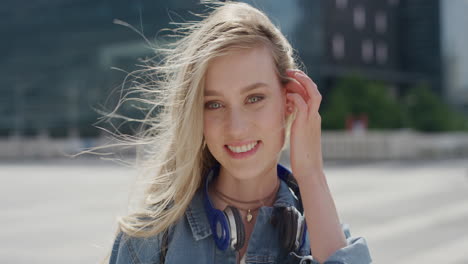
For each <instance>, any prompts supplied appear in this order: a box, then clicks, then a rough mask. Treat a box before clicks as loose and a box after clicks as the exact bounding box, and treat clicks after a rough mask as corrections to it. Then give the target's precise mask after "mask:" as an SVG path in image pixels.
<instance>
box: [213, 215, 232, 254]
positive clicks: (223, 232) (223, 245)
mask: <svg viewBox="0 0 468 264" xmlns="http://www.w3.org/2000/svg"><path fill="white" fill-rule="evenodd" d="M211 215H212V217H213V219H210V226H211V231H212V233H213V238H214V240H215V242H216V246H218V248H219V249H221V250H226V249H227V248H228V246H229V240H230V237H231V234H230V231H229V223H228V222H227V219H226V216H225V215H224V213H223V212H222V211H220V210H218V209H214V210H213V211H212V214H211Z"/></svg>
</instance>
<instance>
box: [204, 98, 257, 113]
mask: <svg viewBox="0 0 468 264" xmlns="http://www.w3.org/2000/svg"><path fill="white" fill-rule="evenodd" d="M252 98H258V100H257V101H255V102H253V103H251V104H255V103H258V102H261V101H262V100H263V99H264V98H265V96H263V95H253V96H251V97H249V98H248V99H247V101H249V100H250V99H252ZM212 104H219V105H221V104H220V103H218V102H207V103H206V104H205V108H206V109H208V110H216V109H219V108H220V107H217V108H211V107H210V105H212Z"/></svg>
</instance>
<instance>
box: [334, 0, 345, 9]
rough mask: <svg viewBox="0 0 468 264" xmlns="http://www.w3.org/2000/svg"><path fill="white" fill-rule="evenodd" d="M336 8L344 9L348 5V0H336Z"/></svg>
mask: <svg viewBox="0 0 468 264" xmlns="http://www.w3.org/2000/svg"><path fill="white" fill-rule="evenodd" d="M335 4H336V8H340V9H344V8H346V7H347V6H348V0H336V1H335Z"/></svg>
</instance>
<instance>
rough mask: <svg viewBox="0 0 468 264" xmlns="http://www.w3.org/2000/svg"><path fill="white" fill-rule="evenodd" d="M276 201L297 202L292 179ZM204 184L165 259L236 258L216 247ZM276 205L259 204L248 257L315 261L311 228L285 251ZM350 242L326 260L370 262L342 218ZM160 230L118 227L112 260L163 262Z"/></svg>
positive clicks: (206, 263)
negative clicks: (142, 233)
mask: <svg viewBox="0 0 468 264" xmlns="http://www.w3.org/2000/svg"><path fill="white" fill-rule="evenodd" d="M280 182H281V184H280V187H279V190H278V193H277V196H276V201H275V203H274V205H273V206H274V207H279V206H291V205H294V206H297V205H298V204H297V203H298V202H297V199H296V198H295V196H294V194H293V193H292V191H291V190H290V189H289V187H288V185H287V184H286V183H285V182H283V181H280ZM203 195H204V192H203V187H202V188H199V189H198V190H197V192H196V193H195V195H194V197H193V199H192V201H191V203H190V205H189V206H188V208H187V210H186V211H185V215H184V217H181V219H179V220H178V221H177V222H176V223H175V224H174V225H172V226H171V227H170V228H169V233H168V234H169V235H168V237H169V239H168V241H169V242H168V250H167V254H166V258H165V260H166V261H165V263H169V264H172V263H203V264H212V263H213V264H214V263H233V264H236V263H237V261H238V253H237V252H236V251H233V250H231V249H228V250H226V251H221V250H219V249H218V248H217V247H216V244H215V242H214V240H213V238H212V233H211V229H210V225H209V222H208V218H207V216H206V213H205V208H204V204H203ZM272 213H273V207H268V206H264V207H261V208H260V209H259V211H258V214H257V219H256V222H255V226H254V229H253V231H252V234H251V236H250V239H249V241H248V246H247V251H246V253H245V254H246V255H245V256H246V258H245V260H246V263H252V264H253V263H261V264H265V263H314V264H317V263H319V262H317V261H316V260H313V258H312V253H311V250H310V241H309V237H308V234H307V236H306V239H305V244H304V245H303V246H302V248H301V249H300V250H299V251H298V252H287V251H286V249H284V248H283V247H282V245H281V237H279V232H278V230H277V229H276V228H275V227H274V226H273V225H272V224H271V223H270V217H271V215H272ZM342 229H343V232H344V234H345V237H346V240H347V246H345V247H344V248H341V249H339V250H337V251H336V252H335V253H334V254H332V255H331V256H330V257H329V258H328V259H327V260H326V261H325V262H324V263H325V264H367V263H371V262H372V260H371V257H370V253H369V249H368V247H367V243H366V240H365V239H364V238H362V237H356V238H353V237H351V235H350V232H349V228H348V226H347V225H346V224H342ZM162 237H163V235H162V233H160V234H158V235H155V236H153V237H149V238H135V237H130V236H128V235H126V234H125V233H123V232H120V233H119V234H118V235H117V237H116V239H115V242H114V245H113V248H112V253H111V257H110V262H109V263H110V264H150V263H151V264H156V263H160V254H161V244H162Z"/></svg>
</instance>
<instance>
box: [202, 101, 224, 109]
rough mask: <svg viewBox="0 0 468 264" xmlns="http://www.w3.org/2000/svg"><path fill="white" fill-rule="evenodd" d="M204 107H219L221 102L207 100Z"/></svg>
mask: <svg viewBox="0 0 468 264" xmlns="http://www.w3.org/2000/svg"><path fill="white" fill-rule="evenodd" d="M205 107H206V108H208V109H218V108H220V107H221V104H220V103H218V102H208V103H206V104H205Z"/></svg>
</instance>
